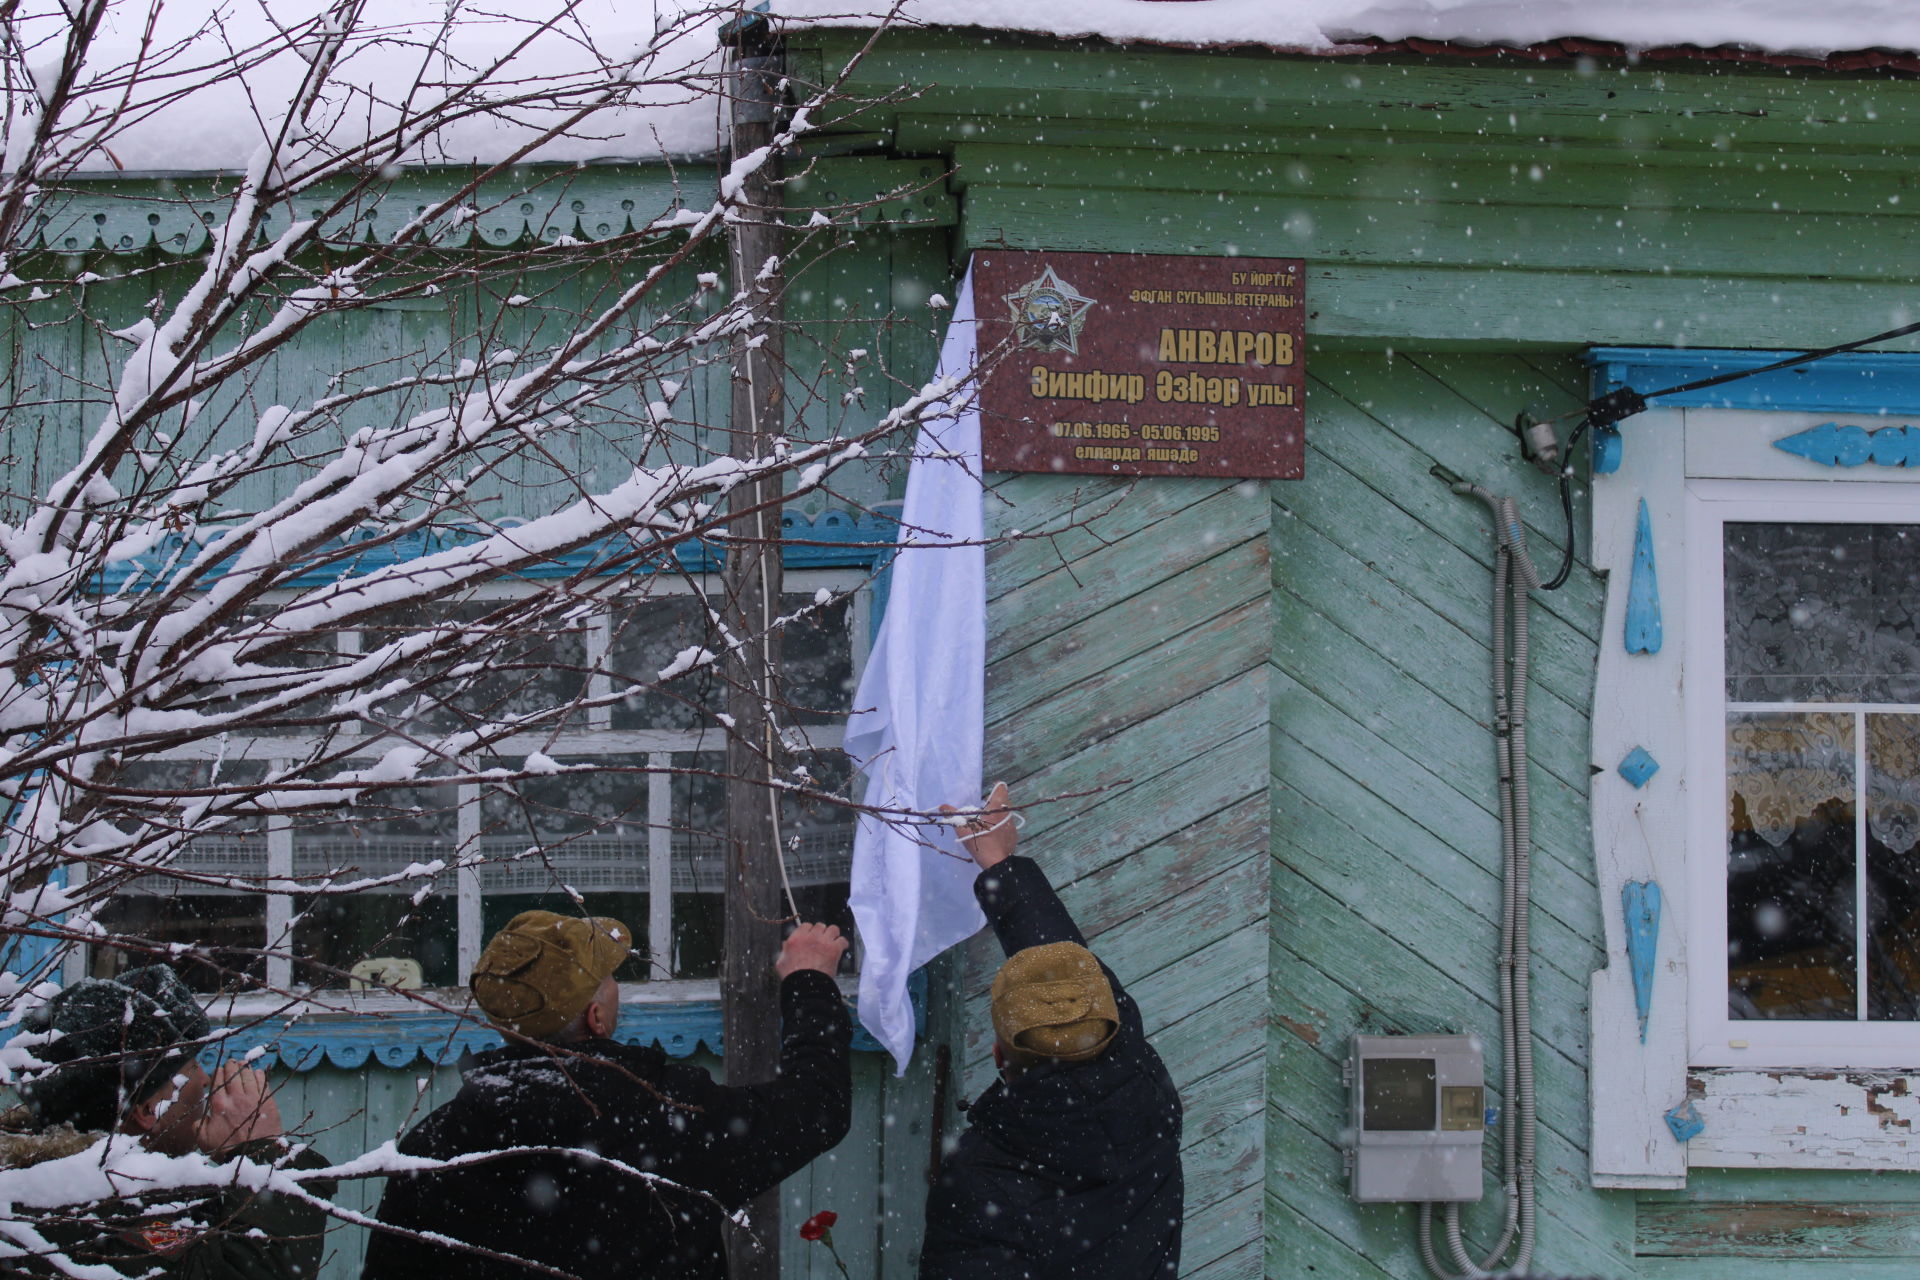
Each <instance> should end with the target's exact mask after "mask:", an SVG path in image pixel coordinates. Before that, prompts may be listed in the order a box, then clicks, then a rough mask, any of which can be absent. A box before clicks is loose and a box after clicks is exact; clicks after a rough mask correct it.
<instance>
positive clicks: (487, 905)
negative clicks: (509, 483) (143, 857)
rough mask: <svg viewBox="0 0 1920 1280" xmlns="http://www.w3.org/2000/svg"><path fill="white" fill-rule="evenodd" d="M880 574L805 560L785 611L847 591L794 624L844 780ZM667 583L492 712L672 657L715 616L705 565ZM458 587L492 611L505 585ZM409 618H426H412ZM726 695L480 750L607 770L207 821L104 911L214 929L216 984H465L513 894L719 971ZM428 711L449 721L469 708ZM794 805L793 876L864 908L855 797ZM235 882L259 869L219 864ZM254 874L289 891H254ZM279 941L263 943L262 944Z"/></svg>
mask: <svg viewBox="0 0 1920 1280" xmlns="http://www.w3.org/2000/svg"><path fill="white" fill-rule="evenodd" d="M864 576H865V575H864V574H863V573H861V572H859V571H853V570H833V571H823V570H815V571H790V572H789V573H788V574H787V575H786V584H787V591H788V593H789V594H788V595H787V596H786V597H785V599H784V600H783V611H784V612H788V613H792V612H798V611H799V610H800V609H801V607H802V606H803V605H808V604H811V603H812V602H813V599H814V593H815V592H816V591H818V590H819V589H820V588H822V587H825V588H828V589H829V590H831V591H833V592H834V593H836V595H842V596H843V598H842V599H840V600H838V601H837V602H835V603H834V604H833V605H831V606H830V607H827V608H824V609H820V610H818V611H817V612H816V613H815V614H814V615H813V616H811V617H809V618H808V619H806V620H804V621H802V622H799V623H796V624H794V625H793V626H791V627H790V628H789V629H788V630H787V631H786V633H785V638H784V650H785V652H784V658H783V667H784V670H785V681H784V689H785V693H786V696H787V699H788V701H789V702H790V703H791V704H792V705H793V708H795V710H793V711H792V712H791V714H790V716H789V719H790V720H791V721H792V722H794V723H796V724H797V725H798V726H799V727H800V728H801V730H802V732H803V733H804V736H805V739H806V741H807V742H808V743H809V744H810V745H811V748H812V750H811V751H810V752H809V753H808V755H809V756H810V758H809V759H808V760H807V762H806V763H807V765H808V768H809V769H810V771H811V772H812V774H813V776H814V778H815V779H816V780H817V782H818V783H819V784H820V786H821V787H822V788H824V789H840V788H842V787H844V786H845V784H846V783H847V782H848V778H847V777H846V776H845V774H846V764H845V758H844V756H842V755H841V754H840V752H839V751H838V747H839V744H840V740H841V725H840V714H839V713H842V712H844V711H845V710H846V708H847V707H848V706H849V705H850V698H851V690H852V687H853V680H854V675H855V669H856V665H857V663H858V662H859V661H860V660H861V659H863V658H864V647H865V646H864V641H865V636H866V627H867V620H866V617H865V611H866V610H865V604H866V602H865V598H864V588H863V587H862V585H861V584H862V582H863V580H864ZM529 589H536V588H515V587H506V586H503V587H500V588H495V589H494V590H493V592H492V594H493V595H494V596H496V597H497V596H498V595H501V594H506V593H509V592H512V591H515V590H529ZM651 591H652V593H651V594H650V595H649V597H648V598H647V599H646V600H645V601H639V602H632V603H625V604H622V603H616V604H615V605H613V606H612V607H610V608H606V609H603V610H601V611H599V612H595V613H583V614H582V615H580V616H579V617H578V619H577V620H576V622H577V625H576V626H575V627H574V628H573V629H572V630H571V631H569V632H568V633H566V634H565V635H563V636H561V637H559V638H558V639H557V641H556V642H555V643H554V644H552V645H550V646H548V647H547V648H545V649H543V650H542V651H540V652H531V651H530V652H528V653H525V654H522V655H518V660H517V661H515V662H514V663H512V664H510V665H512V666H513V667H514V668H515V669H514V671H513V672H512V673H510V674H509V673H503V674H502V676H501V677H500V679H499V681H498V687H497V689H496V688H490V687H486V686H483V688H482V689H481V690H480V691H479V694H478V696H479V697H480V698H482V699H483V700H488V699H490V701H488V706H487V709H489V710H492V709H496V708H497V709H500V710H512V709H514V707H515V705H516V703H517V702H519V701H526V700H537V701H538V702H539V703H540V704H541V705H554V704H555V703H558V702H564V701H565V699H566V698H567V696H568V695H569V694H570V693H575V692H586V693H590V694H601V693H606V692H609V691H611V689H612V681H613V678H614V677H613V676H612V675H611V674H609V673H618V672H624V671H633V672H656V671H658V670H660V669H661V668H663V667H665V666H667V665H668V663H669V662H670V661H671V660H672V658H673V655H674V654H675V653H676V652H678V651H679V649H680V648H682V647H684V646H685V645H686V644H687V643H689V641H688V638H687V636H685V635H683V634H682V633H683V632H686V631H688V630H689V628H694V627H697V626H698V625H699V620H700V618H701V616H702V614H701V611H700V609H699V607H698V605H697V602H696V600H695V598H694V596H693V595H692V594H691V591H690V589H689V588H688V586H687V584H684V583H675V584H670V585H661V586H659V587H656V588H653V589H651ZM453 607H455V608H462V609H484V608H485V607H486V604H485V597H482V598H479V599H476V600H473V601H469V602H466V603H464V604H461V605H456V606H453ZM392 625H394V626H406V625H408V624H407V621H406V619H404V618H396V619H394V620H393V621H392ZM380 626H381V624H380V623H379V622H378V621H376V622H374V623H372V624H370V625H369V626H368V627H366V628H363V629H361V630H359V631H354V632H346V633H343V634H341V635H340V636H339V637H338V643H339V645H340V647H341V648H342V650H344V651H346V652H357V651H359V650H360V648H361V647H363V646H364V645H365V644H367V643H368V642H369V641H372V640H377V639H378V636H377V632H378V631H379V630H380ZM587 673H594V674H587ZM535 686H537V687H535ZM676 689H679V686H676ZM680 692H681V693H682V694H686V693H688V692H692V693H695V694H697V693H698V691H697V690H686V689H681V690H680ZM714 693H715V695H716V697H717V696H718V685H717V683H716V685H715V690H714ZM802 708H804V709H802ZM712 712H713V708H712V707H702V706H700V705H699V704H698V699H697V697H684V696H683V697H670V696H665V695H663V694H660V693H651V692H650V693H646V694H644V695H641V696H636V697H633V698H629V699H625V700H623V701H620V702H617V703H615V704H613V705H611V706H607V705H601V706H596V707H593V708H591V709H590V710H588V711H585V712H583V713H582V715H581V716H580V718H579V720H578V721H577V722H575V723H572V724H569V725H567V726H565V727H564V728H563V729H562V730H561V731H558V732H551V731H550V732H546V733H543V734H541V735H540V736H539V737H538V740H528V741H524V742H523V741H518V740H508V741H507V742H505V743H503V744H502V745H501V746H500V747H499V748H498V750H497V752H496V753H495V754H494V755H491V756H489V757H488V758H487V759H485V760H473V761H465V762H463V763H465V764H467V765H470V766H477V767H481V768H489V767H499V766H507V767H515V766H518V765H520V764H522V763H523V762H524V761H525V759H526V757H527V756H528V755H529V754H531V753H533V752H536V751H537V752H539V753H541V754H542V755H544V756H546V757H548V758H549V759H551V760H553V761H554V762H556V763H557V764H562V765H564V764H571V763H577V762H589V761H590V762H595V763H599V764H601V765H604V766H606V767H605V769H604V770H602V771H596V772H594V773H591V774H580V773H556V774H553V775H550V776H545V777H533V778H528V779H521V780H518V781H515V782H511V783H502V784H488V783H480V782H461V783H458V784H453V785H448V786H440V787H435V786H431V785H425V786H419V787H411V788H406V789H402V790H398V791H387V792H384V793H381V794H379V795H378V796H377V797H373V798H369V799H368V800H366V801H365V802H363V803H361V804H358V805H355V806H353V807H351V808H345V809H340V810H337V811H333V812H330V813H326V814H321V815H302V816H298V817H292V818H286V819H278V818H276V819H274V820H272V821H261V822H258V823H255V824H253V825H250V826H247V827H245V828H236V829H233V830H230V831H228V832H225V833H223V834H222V835H220V836H218V837H215V838H212V839H206V840H201V841H198V842H196V843H195V844H194V845H193V846H192V847H191V848H190V849H189V850H188V851H187V852H186V854H185V855H184V857H183V858H182V859H181V860H180V861H179V862H178V863H176V864H175V866H174V868H173V870H174V872H175V874H172V875H168V876H164V877H162V876H156V877H151V878H149V879H147V880H145V881H142V882H139V883H138V884H136V886H135V889H134V891H133V892H130V893H126V894H123V895H121V896H120V897H119V898H118V899H117V900H116V901H115V902H114V903H113V904H112V905H111V906H110V907H109V908H108V910H107V912H106V913H105V918H104V920H103V923H105V924H106V925H107V926H108V927H109V928H110V929H112V930H113V931H114V932H116V933H130V934H135V935H138V936H139V937H142V938H145V939H148V940H150V941H153V942H156V943H160V944H183V945H184V946H187V947H191V948H194V949H196V951H197V952H199V953H200V954H201V955H202V956H203V957H204V959H203V960H200V961H195V960H194V959H192V958H190V957H188V958H183V959H182V961H181V964H180V967H181V969H182V972H183V974H184V976H186V977H187V978H188V980H189V981H190V983H192V985H194V986H195V987H196V988H198V989H200V990H202V991H205V992H214V991H220V990H238V989H243V988H251V987H255V986H257V985H258V984H260V983H262V982H264V983H265V984H266V985H267V986H268V987H269V988H271V989H274V990H277V991H288V990H297V989H300V988H304V987H320V986H324V987H329V988H333V989H340V988H341V987H343V986H349V987H350V986H351V984H352V980H351V978H349V977H347V976H345V975H348V974H351V973H352V972H353V971H354V970H355V967H356V966H359V968H360V971H361V972H362V973H363V974H365V973H367V972H368V970H377V971H379V974H378V977H379V980H380V981H382V982H386V983H393V982H396V981H397V982H399V983H400V985H414V983H415V982H417V983H418V985H421V986H425V987H455V986H459V985H462V984H463V983H464V982H465V977H466V974H467V973H468V972H470V970H471V968H472V965H473V962H474V960H475V959H476V958H477V957H478V955H479V951H480V948H481V947H482V946H483V945H484V944H485V941H486V938H487V937H488V936H490V934H491V933H492V932H493V931H494V930H496V929H498V928H499V927H500V926H501V925H503V924H505V923H506V921H507V920H508V919H510V918H511V917H512V916H513V915H514V914H516V913H518V912H520V911H524V910H528V909H531V908H535V907H543V908H546V909H550V910H556V911H562V912H567V913H573V912H576V911H579V910H580V909H581V908H582V906H584V909H585V910H586V911H588V912H590V913H593V914H606V915H613V916H617V917H619V918H621V919H622V920H624V921H625V922H626V923H627V924H628V926H629V927H630V928H631V929H632V930H633V931H634V934H635V936H636V939H637V940H638V942H639V946H638V948H637V951H638V954H637V955H636V958H635V959H633V960H631V961H629V963H628V965H627V966H626V967H625V968H624V969H623V970H622V971H621V972H620V974H618V975H617V976H618V977H620V978H621V980H622V981H624V982H639V981H661V980H666V979H682V978H686V979H711V978H713V977H714V976H715V975H716V974H717V971H718V966H719V957H720V920H721V895H722V886H723V862H722V857H723V832H724V826H725V823H724V813H723V805H722V793H723V789H724V773H725V764H724V752H725V748H726V742H725V736H724V733H723V731H722V729H721V727H720V726H719V724H718V723H717V722H716V720H715V717H714V715H713V714H712ZM410 714H414V712H413V710H412V709H410V708H404V707H388V708H382V709H380V712H379V717H378V718H381V719H383V720H386V721H388V722H391V723H394V724H397V725H400V726H402V727H404V724H405V722H406V720H407V717H408V716H409V715H410ZM419 714H421V715H422V716H423V717H425V718H426V719H427V720H432V719H434V718H436V717H437V718H443V719H444V718H447V717H448V716H449V715H450V714H456V713H453V712H449V710H448V709H446V708H434V709H430V710H428V711H425V712H421V713H419ZM442 727H451V726H442ZM394 743H395V738H394V737H393V736H391V735H387V736H383V737H378V738H375V737H369V739H368V756H367V758H368V759H369V760H371V759H373V758H376V757H377V756H379V755H380V754H381V753H383V752H385V751H386V750H388V749H389V748H390V747H392V746H393V745H394ZM305 746H306V744H305V743H304V742H303V741H302V740H301V739H298V738H293V737H288V738H258V739H253V740H249V741H243V742H228V743H226V744H223V746H222V748H221V751H222V754H221V755H220V757H219V758H218V759H214V758H211V753H209V754H207V755H202V756H199V757H188V756H183V757H180V758H170V759H163V760H159V761H154V762H150V763H145V764H142V765H139V766H137V767H136V770H135V771H136V773H137V775H138V776H139V778H140V780H141V781H145V782H149V783H150V784H151V785H153V786H154V787H155V788H157V789H164V790H167V791H170V792H172V791H178V790H179V789H181V788H183V787H190V786H192V785H194V784H195V783H196V782H197V783H200V784H202V785H204V784H205V783H206V782H207V781H208V780H209V779H210V778H211V777H212V776H213V775H214V771H216V770H218V771H220V775H221V776H222V777H225V778H229V779H230V778H232V777H233V776H235V774H236V773H263V772H264V771H266V770H269V769H275V768H282V767H286V766H287V765H289V764H292V763H295V762H297V761H298V760H299V759H300V758H301V755H302V751H303V748H304V747H305ZM449 772H451V770H449ZM780 817H781V830H782V836H783V840H782V847H783V850H784V856H785V859H786V867H787V874H788V877H789V879H790V882H791V885H792V888H793V892H794V895H795V898H796V899H797V901H798V902H799V905H800V908H801V910H802V912H803V914H805V915H807V918H809V919H825V920H830V921H835V922H838V923H841V924H842V925H843V926H846V927H849V928H850V927H851V920H850V918H847V908H846V894H847V878H848V868H849V862H850V857H851V849H852V827H851V822H850V820H849V818H848V816H847V814H846V813H845V811H844V810H840V809H837V808H835V807H833V806H831V805H826V804H821V803H806V802H802V801H799V800H794V799H784V800H783V801H782V803H781V810H780ZM435 862H440V863H444V864H445V866H446V868H447V869H446V870H444V871H442V872H441V873H439V874H438V875H436V876H434V877H432V878H431V879H430V880H422V879H413V880H407V881H403V882H399V883H395V884H392V885H382V886H378V887H375V888H373V889H370V890H363V891H358V892H353V893H347V894H328V893H319V892H314V890H315V889H316V888H319V887H322V886H334V887H338V886H341V885H347V884H351V883H352V882H354V881H357V880H365V879H369V878H374V877H380V876H389V875H392V874H394V873H396V872H400V871H402V870H404V869H406V868H408V867H410V866H416V865H429V864H432V863H435ZM196 876H197V877H198V880H196ZM220 880H240V881H243V882H245V883H246V884H247V885H248V886H249V887H248V888H245V889H243V888H234V887H229V886H226V885H220V884H215V883H209V881H220ZM254 884H259V885H261V886H262V888H267V887H272V888H276V889H278V888H280V887H282V886H285V887H286V888H287V889H289V890H291V891H289V892H271V893H269V892H253V891H250V889H251V886H252V885H254ZM576 895H577V897H578V899H579V901H578V902H576ZM262 951H264V952H265V953H266V954H265V956H264V957H263V956H261V955H259V954H257V953H259V952H262ZM124 954H126V953H123V952H119V951H115V950H110V949H107V948H100V949H97V950H96V951H95V953H94V955H93V956H92V958H91V960H90V962H89V963H90V966H91V967H92V968H93V969H94V970H95V971H96V972H101V973H104V972H108V971H110V970H111V969H112V968H113V967H114V966H116V965H118V964H121V963H126V961H125V960H124V959H123V958H122V957H123V956H124ZM69 976H70V977H72V976H78V974H77V973H70V975H69Z"/></svg>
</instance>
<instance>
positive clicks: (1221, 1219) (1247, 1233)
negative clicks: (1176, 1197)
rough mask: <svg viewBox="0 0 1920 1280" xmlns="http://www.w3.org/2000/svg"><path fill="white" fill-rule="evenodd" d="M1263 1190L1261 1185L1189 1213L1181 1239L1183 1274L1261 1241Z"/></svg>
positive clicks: (1195, 1270) (1188, 1273) (1181, 1267)
mask: <svg viewBox="0 0 1920 1280" xmlns="http://www.w3.org/2000/svg"><path fill="white" fill-rule="evenodd" d="M1260 1201H1261V1190H1260V1187H1259V1186H1258V1184H1256V1185H1254V1186H1250V1187H1248V1188H1247V1189H1246V1190H1244V1191H1240V1192H1237V1193H1236V1194H1234V1195H1232V1196H1229V1197H1228V1198H1226V1199H1225V1200H1221V1201H1218V1202H1216V1203H1214V1204H1211V1205H1208V1206H1207V1207H1205V1208H1203V1209H1201V1210H1200V1211H1199V1212H1197V1213H1189V1214H1188V1215H1187V1220H1186V1224H1185V1227H1184V1228H1183V1230H1182V1233H1181V1238H1180V1270H1181V1274H1183V1275H1191V1274H1193V1273H1195V1272H1197V1271H1199V1270H1200V1269H1202V1268H1204V1267H1205V1266H1206V1265H1207V1264H1208V1263H1210V1262H1212V1261H1214V1260H1215V1259H1216V1258H1224V1257H1226V1256H1227V1255H1228V1254H1231V1253H1233V1252H1235V1251H1237V1250H1240V1249H1244V1248H1246V1247H1247V1245H1249V1244H1251V1243H1254V1242H1257V1241H1258V1240H1259V1239H1260V1230H1261V1213H1260Z"/></svg>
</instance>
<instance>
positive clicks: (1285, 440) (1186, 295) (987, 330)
mask: <svg viewBox="0 0 1920 1280" xmlns="http://www.w3.org/2000/svg"><path fill="white" fill-rule="evenodd" d="M1304 287H1305V278H1304V272H1303V271H1302V269H1301V263H1300V260H1299V259H1297V258H1185V257H1169V256H1165V255H1153V254H1137V253H1051V252H1046V251H1014V250H999V249H986V250H980V251H978V252H976V253H975V254H974V258H973V290H974V293H973V305H974V314H975V315H976V316H978V317H979V320H980V335H979V341H980V352H981V354H982V356H983V357H985V358H986V359H988V360H990V361H992V362H993V363H992V364H991V365H990V368H989V372H988V374H987V377H986V379H985V381H984V383H983V384H982V386H981V391H980V432H981V445H982V450H983V453H984V463H985V465H986V468H987V470H989V471H1056V472H1062V473H1074V474H1082V475H1133V476H1231V477H1242V478H1248V479H1268V478H1271V479H1282V480H1297V479H1299V478H1300V477H1301V475H1302V474H1303V473H1304V465H1305V460H1306V428H1305V417H1304V407H1305V401H1306V351H1305V343H1304V341H1303V337H1304V332H1303V328H1302V317H1303V316H1304V314H1305V310H1304V305H1303V297H1302V294H1303V290H1304Z"/></svg>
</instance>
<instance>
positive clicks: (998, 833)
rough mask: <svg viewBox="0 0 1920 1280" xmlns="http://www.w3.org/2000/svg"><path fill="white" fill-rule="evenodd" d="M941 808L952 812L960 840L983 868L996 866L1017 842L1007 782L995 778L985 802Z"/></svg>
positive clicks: (983, 869) (1011, 852) (941, 810)
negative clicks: (964, 807) (973, 806)
mask: <svg viewBox="0 0 1920 1280" xmlns="http://www.w3.org/2000/svg"><path fill="white" fill-rule="evenodd" d="M940 812H942V813H946V814H952V815H954V816H953V819H952V821H953V824H954V827H955V829H956V830H957V831H958V832H959V833H960V843H961V844H962V845H964V846H965V847H966V850H967V852H968V853H970V854H972V855H973V860H974V861H975V862H977V863H979V864H980V869H981V870H982V871H985V870H986V869H987V868H988V867H997V866H999V865H1000V864H1001V863H1003V862H1005V861H1006V860H1007V859H1008V858H1011V857H1012V856H1013V850H1014V846H1015V845H1017V844H1019V843H1020V830H1019V823H1018V822H1017V821H1015V819H1016V818H1017V817H1018V815H1017V814H1015V813H1014V811H1013V808H1012V806H1011V805H1009V804H1008V803H1007V784H1006V783H1004V782H996V783H994V784H993V791H992V792H991V793H989V794H988V796H987V803H986V804H985V805H984V806H982V807H981V808H979V809H969V810H965V811H964V812H963V811H962V810H959V809H956V808H954V807H953V806H952V805H950V804H943V805H941V806H940Z"/></svg>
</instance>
